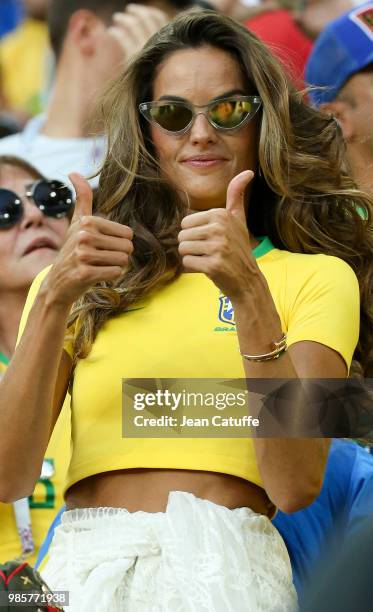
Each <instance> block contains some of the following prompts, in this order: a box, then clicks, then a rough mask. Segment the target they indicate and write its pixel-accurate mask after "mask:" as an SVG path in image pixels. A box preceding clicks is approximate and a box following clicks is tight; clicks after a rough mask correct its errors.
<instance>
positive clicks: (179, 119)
mask: <svg viewBox="0 0 373 612" xmlns="http://www.w3.org/2000/svg"><path fill="white" fill-rule="evenodd" d="M150 116H151V118H152V119H153V120H154V121H156V122H157V123H158V124H159V125H160V126H161V127H162V128H163V129H165V130H168V131H169V132H180V131H181V130H184V129H185V128H186V127H187V125H188V124H189V123H190V121H191V120H192V117H193V113H192V111H191V110H190V108H187V107H186V106H182V105H180V104H162V106H153V107H152V108H150Z"/></svg>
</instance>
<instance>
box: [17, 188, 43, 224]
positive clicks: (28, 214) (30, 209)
mask: <svg viewBox="0 0 373 612" xmlns="http://www.w3.org/2000/svg"><path fill="white" fill-rule="evenodd" d="M22 204H23V216H22V219H21V228H23V229H27V228H28V227H32V226H33V225H34V226H36V227H37V226H40V225H43V222H44V214H43V213H42V211H41V210H40V208H38V206H36V205H35V203H34V202H33V201H32V200H30V199H29V198H27V197H26V196H24V197H23V198H22Z"/></svg>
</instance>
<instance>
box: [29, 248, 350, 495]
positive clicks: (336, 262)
mask: <svg viewBox="0 0 373 612" xmlns="http://www.w3.org/2000/svg"><path fill="white" fill-rule="evenodd" d="M254 255H255V256H256V257H257V260H258V265H259V267H260V269H261V271H262V272H263V274H264V276H265V277H266V279H267V282H268V285H269V288H270V291H271V294H272V297H273V299H274V302H275V304H276V308H277V311H278V313H279V315H280V318H281V323H282V327H283V330H284V331H285V332H287V334H288V343H289V345H291V344H294V343H295V342H299V341H301V340H312V341H315V342H320V343H322V344H324V345H326V346H328V347H331V348H332V349H334V350H335V351H337V352H338V353H340V354H341V356H342V357H343V358H344V360H345V361H346V364H347V366H348V367H349V365H350V362H351V359H352V355H353V351H354V349H355V346H356V344H357V341H358V335H359V316H360V314H359V313H360V311H359V286H358V281H357V279H356V276H355V274H354V273H353V271H352V270H351V268H350V267H349V266H348V265H347V264H346V263H344V262H343V261H342V260H340V259H337V258H335V257H330V256H326V255H303V254H296V253H289V252H287V251H280V250H278V249H275V248H273V246H272V245H271V243H270V241H269V239H268V238H265V239H264V240H263V241H262V242H261V243H260V244H259V246H258V247H257V248H256V249H255V250H254ZM46 273H47V271H43V272H42V273H41V274H40V275H39V276H38V277H37V278H36V280H35V281H34V283H33V285H32V288H31V290H30V294H29V297H28V300H27V304H26V308H25V316H24V318H25V317H26V316H27V313H28V311H29V310H30V307H31V305H32V302H33V300H34V298H35V295H36V293H37V290H38V287H39V285H40V283H41V280H42V279H43V278H44V276H45V274H46ZM220 297H221V296H220V295H219V290H218V288H217V287H216V286H215V285H214V284H213V283H212V282H211V281H210V280H209V279H208V278H207V277H206V276H205V275H203V274H183V275H181V277H180V278H178V279H177V280H176V281H175V282H173V283H172V284H170V285H169V286H166V287H164V288H162V289H160V290H159V291H158V292H156V293H155V294H154V295H153V296H152V297H151V298H149V299H148V300H147V301H146V302H145V304H142V305H141V307H139V308H137V309H134V310H132V311H130V312H127V313H124V314H122V315H120V316H118V317H116V318H114V319H111V320H109V321H108V322H107V323H106V324H105V325H104V327H103V328H102V329H101V330H100V332H99V333H98V335H97V338H96V341H95V342H94V345H93V347H92V351H91V353H90V354H89V356H88V357H87V358H86V359H83V360H81V361H79V362H78V364H77V367H76V370H75V377H74V385H73V392H72V436H73V454H72V459H71V463H70V468H69V472H68V477H67V488H68V487H69V486H71V485H72V484H74V483H76V482H78V481H79V480H82V479H83V478H86V477H88V476H91V475H93V474H97V473H100V472H106V471H111V470H118V469H126V468H173V469H190V470H205V471H211V472H222V473H226V474H232V475H235V476H238V477H241V478H244V479H246V480H249V481H252V482H254V483H255V484H257V485H259V486H263V483H262V480H261V477H260V475H259V471H258V467H257V464H256V459H255V453H254V448H253V443H252V441H251V440H250V439H243V438H235V439H232V438H208V439H206V438H203V439H202V438H199V439H196V438H194V439H191V438H188V439H173V438H167V439H162V438H123V437H122V379H123V378H157V377H159V378H193V377H195V378H243V377H244V369H243V365H242V360H241V357H240V355H239V352H238V350H237V347H238V343H237V336H236V332H235V327H234V323H233V321H232V313H231V311H230V309H229V307H228V308H227V307H226V303H225V305H224V300H222V299H219V298H220ZM65 350H66V351H67V352H69V353H70V354H71V350H72V347H71V343H68V342H67V343H66V344H65Z"/></svg>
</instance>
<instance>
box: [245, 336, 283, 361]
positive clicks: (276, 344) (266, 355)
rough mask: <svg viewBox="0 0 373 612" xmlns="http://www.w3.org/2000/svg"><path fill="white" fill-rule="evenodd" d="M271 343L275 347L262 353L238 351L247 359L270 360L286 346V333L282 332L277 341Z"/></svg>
mask: <svg viewBox="0 0 373 612" xmlns="http://www.w3.org/2000/svg"><path fill="white" fill-rule="evenodd" d="M272 344H273V345H274V347H275V348H274V349H273V351H270V352H269V353H263V355H246V354H245V353H241V351H240V354H241V357H243V358H244V359H247V360H248V361H271V360H272V359H278V358H279V357H280V355H282V353H285V351H286V350H287V348H288V346H287V344H286V334H284V335H283V336H282V338H281V339H280V340H279V341H278V342H273V343H272Z"/></svg>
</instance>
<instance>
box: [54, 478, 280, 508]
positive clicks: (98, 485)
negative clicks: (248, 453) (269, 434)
mask: <svg viewBox="0 0 373 612" xmlns="http://www.w3.org/2000/svg"><path fill="white" fill-rule="evenodd" d="M170 491H187V492H189V493H193V495H195V496H196V497H199V498H201V499H207V500H209V501H211V502H214V503H216V504H219V505H221V506H225V507H227V508H230V509H233V508H242V507H247V508H251V509H252V510H253V511H254V512H257V513H259V514H265V515H266V516H268V517H270V518H271V517H272V516H273V514H274V511H275V506H274V505H273V504H272V503H271V501H270V500H269V498H268V496H267V494H266V492H265V491H264V489H262V488H261V487H259V486H257V485H255V484H253V483H251V482H248V481H247V480H243V479H242V478H238V477H236V476H231V475H229V474H220V473H216V472H203V471H194V470H169V469H140V468H136V469H128V470H116V471H115V472H105V473H101V474H95V475H94V476H90V477H89V478H85V479H84V480H81V481H80V482H78V483H76V484H75V485H73V486H71V487H70V488H69V489H68V491H67V493H66V496H65V498H66V504H67V508H68V509H69V510H71V509H73V508H98V507H102V506H106V507H112V508H126V509H127V510H128V511H129V512H136V511H138V510H143V511H144V512H164V511H165V510H166V506H167V500H168V494H169V493H170Z"/></svg>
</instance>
